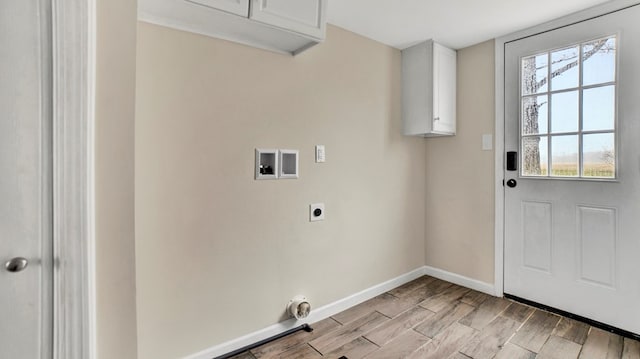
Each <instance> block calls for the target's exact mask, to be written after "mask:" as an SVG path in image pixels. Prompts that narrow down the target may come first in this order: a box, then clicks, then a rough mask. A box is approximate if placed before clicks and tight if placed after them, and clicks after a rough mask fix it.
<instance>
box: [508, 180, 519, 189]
mask: <svg viewBox="0 0 640 359" xmlns="http://www.w3.org/2000/svg"><path fill="white" fill-rule="evenodd" d="M517 185H518V182H516V180H514V179H513V178H512V179H510V180H508V181H507V186H509V187H511V188H513V187H515V186H517Z"/></svg>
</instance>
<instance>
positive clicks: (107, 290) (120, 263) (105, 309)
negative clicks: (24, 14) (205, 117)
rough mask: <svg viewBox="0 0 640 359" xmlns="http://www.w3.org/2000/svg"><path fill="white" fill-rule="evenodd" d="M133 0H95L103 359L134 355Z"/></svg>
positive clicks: (99, 346) (99, 296)
mask: <svg viewBox="0 0 640 359" xmlns="http://www.w3.org/2000/svg"><path fill="white" fill-rule="evenodd" d="M135 47H136V1H131V0H98V1H97V38H96V51H97V54H96V55H97V64H96V76H97V79H96V124H95V133H96V172H95V176H96V178H95V190H96V276H97V278H96V282H97V284H96V285H97V288H96V290H97V313H96V315H97V351H98V358H100V359H111V358H118V359H129V358H136V352H137V349H136V302H135V291H136V288H135V263H134V260H135V253H134V248H135V244H134V196H133V191H134V162H133V160H134V153H133V151H134V144H133V141H134V132H133V131H134V122H135V121H134V116H135V71H136V69H135V66H136V62H135V54H136V48H135Z"/></svg>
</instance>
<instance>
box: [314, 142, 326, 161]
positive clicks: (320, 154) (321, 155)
mask: <svg viewBox="0 0 640 359" xmlns="http://www.w3.org/2000/svg"><path fill="white" fill-rule="evenodd" d="M324 161H326V155H325V152H324V145H317V146H316V163H322V162H324Z"/></svg>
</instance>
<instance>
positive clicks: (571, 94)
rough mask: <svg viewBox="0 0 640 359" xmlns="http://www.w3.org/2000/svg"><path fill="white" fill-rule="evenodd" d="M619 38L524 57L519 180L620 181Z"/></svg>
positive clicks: (522, 61) (599, 40)
mask: <svg viewBox="0 0 640 359" xmlns="http://www.w3.org/2000/svg"><path fill="white" fill-rule="evenodd" d="M616 40H617V39H616V37H615V36H609V37H606V38H601V39H596V40H591V41H587V42H583V43H580V44H575V45H571V46H567V47H563V48H560V49H554V50H551V51H548V52H543V53H538V54H535V55H532V56H527V57H523V58H522V59H521V72H520V84H521V86H520V88H521V96H520V98H521V108H520V145H521V154H522V155H521V159H520V161H521V166H520V168H521V171H520V174H521V176H524V177H544V178H588V179H614V178H616V151H615V149H616V44H617V41H616Z"/></svg>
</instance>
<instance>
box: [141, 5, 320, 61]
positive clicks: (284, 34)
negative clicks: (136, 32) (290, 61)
mask: <svg viewBox="0 0 640 359" xmlns="http://www.w3.org/2000/svg"><path fill="white" fill-rule="evenodd" d="M327 1H328V0H138V19H139V20H141V21H145V22H150V23H153V24H157V25H162V26H167V27H171V28H175V29H179V30H183V31H189V32H194V33H198V34H202V35H207V36H211V37H216V38H220V39H224V40H229V41H233V42H238V43H241V44H245V45H249V46H253V47H258V48H262V49H265V50H270V51H275V52H280V53H285V54H290V55H295V54H297V53H300V52H301V51H304V50H305V49H308V48H309V47H311V46H313V45H316V44H318V43H320V42H322V41H324V39H325V32H326V25H325V24H326V8H327Z"/></svg>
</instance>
